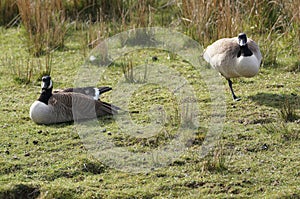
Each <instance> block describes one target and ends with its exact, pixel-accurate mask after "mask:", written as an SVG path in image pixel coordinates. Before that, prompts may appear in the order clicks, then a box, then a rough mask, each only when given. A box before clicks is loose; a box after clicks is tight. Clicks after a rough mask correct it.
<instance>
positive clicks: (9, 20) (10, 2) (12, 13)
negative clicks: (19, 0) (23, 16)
mask: <svg viewBox="0 0 300 199" xmlns="http://www.w3.org/2000/svg"><path fill="white" fill-rule="evenodd" d="M18 15H19V12H18V7H17V4H16V1H15V0H1V1H0V26H2V25H4V26H6V27H10V26H11V25H14V23H15V22H16V21H17V19H18Z"/></svg>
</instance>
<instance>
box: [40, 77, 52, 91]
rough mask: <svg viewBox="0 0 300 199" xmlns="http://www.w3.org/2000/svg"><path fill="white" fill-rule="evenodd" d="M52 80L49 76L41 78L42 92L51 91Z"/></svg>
mask: <svg viewBox="0 0 300 199" xmlns="http://www.w3.org/2000/svg"><path fill="white" fill-rule="evenodd" d="M52 88H53V85H52V80H51V77H50V76H44V77H42V90H49V89H52Z"/></svg>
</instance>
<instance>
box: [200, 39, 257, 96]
mask: <svg viewBox="0 0 300 199" xmlns="http://www.w3.org/2000/svg"><path fill="white" fill-rule="evenodd" d="M203 57H204V59H205V60H206V61H207V62H208V63H209V64H210V65H211V66H212V67H213V68H214V69H216V70H217V71H219V72H220V73H221V75H222V76H224V77H225V78H226V79H227V81H228V84H229V88H230V91H231V93H232V97H233V99H234V100H235V101H238V100H240V98H238V97H237V96H236V95H235V94H234V92H233V89H232V81H231V80H230V78H234V77H253V76H255V75H256V74H257V73H258V70H259V66H260V63H261V59H262V56H261V53H260V50H259V47H258V45H257V44H256V43H255V42H254V41H253V40H252V39H250V38H248V39H247V36H246V34H245V33H240V34H239V35H238V36H237V37H234V38H223V39H219V40H217V41H216V42H214V43H213V44H211V45H210V46H208V47H207V48H206V50H205V51H204V54H203Z"/></svg>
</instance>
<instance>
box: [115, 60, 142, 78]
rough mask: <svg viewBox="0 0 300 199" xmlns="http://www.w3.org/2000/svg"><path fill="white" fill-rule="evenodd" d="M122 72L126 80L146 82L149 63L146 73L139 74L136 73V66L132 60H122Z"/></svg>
mask: <svg viewBox="0 0 300 199" xmlns="http://www.w3.org/2000/svg"><path fill="white" fill-rule="evenodd" d="M120 65H121V67H122V72H123V75H124V78H125V81H126V82H128V83H145V82H146V81H147V64H146V65H145V70H144V74H143V75H142V76H138V77H137V74H135V73H134V69H133V68H134V67H133V62H132V60H130V61H128V62H127V61H122V62H121V64H120Z"/></svg>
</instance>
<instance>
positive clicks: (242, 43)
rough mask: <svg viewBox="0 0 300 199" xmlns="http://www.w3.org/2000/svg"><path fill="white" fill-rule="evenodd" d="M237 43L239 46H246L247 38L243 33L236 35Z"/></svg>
mask: <svg viewBox="0 0 300 199" xmlns="http://www.w3.org/2000/svg"><path fill="white" fill-rule="evenodd" d="M238 42H239V45H240V46H246V45H247V36H246V34H245V33H240V34H239V35H238Z"/></svg>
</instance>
